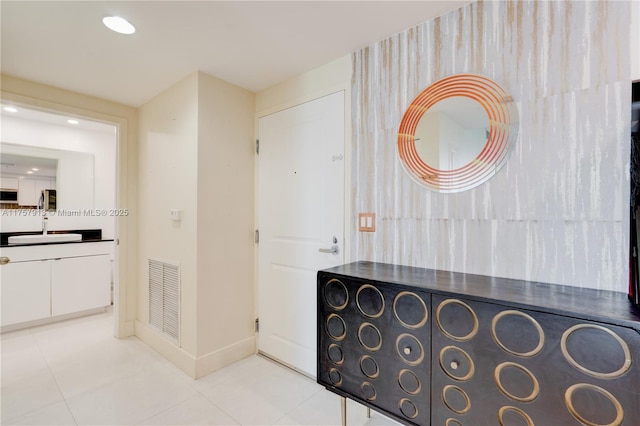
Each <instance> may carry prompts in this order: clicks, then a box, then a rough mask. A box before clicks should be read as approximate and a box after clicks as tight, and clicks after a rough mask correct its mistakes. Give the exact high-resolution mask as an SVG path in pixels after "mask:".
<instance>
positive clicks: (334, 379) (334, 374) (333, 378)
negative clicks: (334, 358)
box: [329, 368, 342, 386]
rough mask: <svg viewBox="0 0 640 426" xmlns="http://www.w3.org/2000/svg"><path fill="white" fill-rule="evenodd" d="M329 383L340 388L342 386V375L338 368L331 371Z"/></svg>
mask: <svg viewBox="0 0 640 426" xmlns="http://www.w3.org/2000/svg"><path fill="white" fill-rule="evenodd" d="M329 381H330V382H331V383H333V385H334V386H340V385H341V384H342V374H341V373H340V372H339V371H338V369H337V368H332V369H330V370H329Z"/></svg>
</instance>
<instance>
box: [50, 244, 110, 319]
mask: <svg viewBox="0 0 640 426" xmlns="http://www.w3.org/2000/svg"><path fill="white" fill-rule="evenodd" d="M110 277H111V261H110V259H109V256H87V257H76V258H68V259H60V260H53V261H51V315H53V316H56V315H64V314H68V313H72V312H80V311H84V310H88V309H94V308H100V307H104V306H107V305H109V304H110V303H111V288H110V284H111V282H110V281H111V280H110Z"/></svg>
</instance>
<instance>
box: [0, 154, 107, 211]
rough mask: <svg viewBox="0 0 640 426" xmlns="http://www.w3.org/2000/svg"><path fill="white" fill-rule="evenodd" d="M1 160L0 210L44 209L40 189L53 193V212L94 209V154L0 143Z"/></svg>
mask: <svg viewBox="0 0 640 426" xmlns="http://www.w3.org/2000/svg"><path fill="white" fill-rule="evenodd" d="M0 160H1V161H0V162H1V163H2V168H1V170H0V178H1V181H0V186H1V187H2V194H3V197H2V198H3V200H2V203H1V204H0V209H38V208H44V206H43V204H42V191H43V190H55V193H52V194H56V195H55V198H56V200H57V202H56V203H55V208H56V209H91V208H93V207H94V156H93V154H89V153H85V152H76V151H67V150H61V149H52V148H43V147H34V146H25V145H18V144H11V143H6V142H3V143H0ZM29 172H31V173H29ZM14 192H15V194H14ZM12 197H15V201H14V200H12V199H11V198H12Z"/></svg>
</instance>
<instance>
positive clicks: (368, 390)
mask: <svg viewBox="0 0 640 426" xmlns="http://www.w3.org/2000/svg"><path fill="white" fill-rule="evenodd" d="M360 392H362V396H364V397H365V398H366V399H367V400H369V401H375V399H376V398H377V397H378V392H376V388H375V387H374V386H373V385H372V384H371V383H369V382H364V383H362V384H361V385H360Z"/></svg>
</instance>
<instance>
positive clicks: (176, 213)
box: [169, 209, 182, 222]
mask: <svg viewBox="0 0 640 426" xmlns="http://www.w3.org/2000/svg"><path fill="white" fill-rule="evenodd" d="M169 217H170V218H171V220H175V221H176V222H179V221H180V220H182V210H179V209H171V210H170V211H169Z"/></svg>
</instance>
